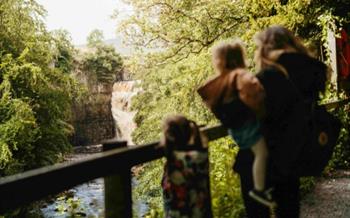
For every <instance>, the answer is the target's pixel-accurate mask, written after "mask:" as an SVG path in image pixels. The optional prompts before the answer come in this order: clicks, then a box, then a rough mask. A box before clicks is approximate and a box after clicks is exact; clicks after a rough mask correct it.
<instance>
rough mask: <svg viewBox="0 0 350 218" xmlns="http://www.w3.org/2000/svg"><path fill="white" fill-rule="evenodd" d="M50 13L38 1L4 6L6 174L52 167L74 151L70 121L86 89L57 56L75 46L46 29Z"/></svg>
mask: <svg viewBox="0 0 350 218" xmlns="http://www.w3.org/2000/svg"><path fill="white" fill-rule="evenodd" d="M44 14H45V11H44V10H43V9H42V7H41V6H40V5H38V4H37V3H36V2H35V1H28V0H3V1H1V4H0V123H1V124H0V176H3V175H8V174H13V173H17V172H21V171H23V170H28V169H32V168H35V167H39V166H43V165H47V164H52V163H54V162H55V161H57V160H58V159H59V158H60V157H61V154H62V153H64V152H66V151H68V150H69V149H70V144H69V142H68V140H67V136H68V134H69V133H70V132H71V131H72V128H71V126H70V125H69V124H68V123H67V121H68V119H69V116H70V103H71V100H72V99H73V98H76V97H77V96H78V95H79V93H80V88H79V87H80V86H79V85H78V84H77V82H76V81H75V80H74V79H73V78H71V77H70V75H68V74H67V72H68V71H69V67H70V63H69V61H68V62H64V61H61V59H60V58H57V57H63V56H64V57H67V53H64V52H63V50H64V49H61V48H62V47H61V45H68V44H69V43H68V42H67V41H66V42H65V43H66V44H64V43H63V41H62V40H61V41H60V39H63V38H57V37H56V36H57V35H52V34H50V33H48V32H47V31H46V28H45V26H44V24H43V22H42V18H43V15H44ZM53 41H55V42H56V43H55V44H54V45H53V46H51V42H53ZM63 47H64V46H63ZM54 48H57V49H54ZM52 65H54V66H52Z"/></svg>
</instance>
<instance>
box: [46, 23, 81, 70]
mask: <svg viewBox="0 0 350 218" xmlns="http://www.w3.org/2000/svg"><path fill="white" fill-rule="evenodd" d="M51 34H52V45H53V46H52V48H51V50H52V53H53V56H54V66H55V68H58V69H60V70H61V71H62V72H63V73H71V72H72V70H73V69H74V56H75V55H76V50H75V48H74V45H73V44H72V39H71V37H70V35H69V33H68V31H67V30H63V29H60V30H54V31H52V33H51Z"/></svg>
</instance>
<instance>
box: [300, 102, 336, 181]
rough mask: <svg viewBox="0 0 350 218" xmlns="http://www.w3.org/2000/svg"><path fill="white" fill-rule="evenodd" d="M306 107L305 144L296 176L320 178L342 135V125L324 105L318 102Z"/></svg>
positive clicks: (301, 151)
mask: <svg viewBox="0 0 350 218" xmlns="http://www.w3.org/2000/svg"><path fill="white" fill-rule="evenodd" d="M305 106H306V109H307V110H306V113H307V114H306V119H305V125H306V130H307V132H306V134H305V144H304V146H302V147H301V150H300V153H299V155H298V158H297V162H296V164H297V166H296V168H295V171H294V173H295V175H296V176H298V177H303V176H320V175H321V174H322V172H323V170H324V169H325V167H326V166H327V164H328V162H329V160H330V159H331V158H332V154H333V150H334V147H335V146H336V144H337V140H338V137H339V133H340V128H341V123H340V121H339V119H337V118H336V117H335V116H334V115H333V114H331V113H330V112H328V111H327V110H326V107H325V106H324V105H318V104H317V103H316V102H314V103H312V104H305Z"/></svg>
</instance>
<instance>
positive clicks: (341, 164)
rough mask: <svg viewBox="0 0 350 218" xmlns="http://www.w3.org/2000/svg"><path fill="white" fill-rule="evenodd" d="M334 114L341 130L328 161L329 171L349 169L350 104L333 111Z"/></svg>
mask: <svg viewBox="0 0 350 218" xmlns="http://www.w3.org/2000/svg"><path fill="white" fill-rule="evenodd" d="M335 114H336V115H337V117H338V118H339V119H340V121H341V122H342V125H343V128H342V129H341V131H340V136H339V139H338V144H337V146H336V147H335V151H334V153H333V158H332V160H331V161H330V164H329V168H330V169H339V168H349V167H350V135H349V129H350V116H349V114H350V104H347V105H346V106H345V107H343V108H340V109H338V110H336V111H335Z"/></svg>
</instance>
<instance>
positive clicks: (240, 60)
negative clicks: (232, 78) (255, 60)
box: [213, 40, 247, 73]
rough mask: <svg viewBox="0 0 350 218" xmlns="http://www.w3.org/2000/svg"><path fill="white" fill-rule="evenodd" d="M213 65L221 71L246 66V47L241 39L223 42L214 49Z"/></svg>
mask: <svg viewBox="0 0 350 218" xmlns="http://www.w3.org/2000/svg"><path fill="white" fill-rule="evenodd" d="M213 65H214V67H215V68H216V70H217V71H218V72H219V73H224V72H230V71H232V70H234V69H236V68H246V67H247V65H246V61H245V49H244V46H243V43H242V42H240V41H238V40H237V41H234V42H231V43H229V42H222V43H220V44H219V45H217V46H216V47H215V48H214V50H213Z"/></svg>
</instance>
